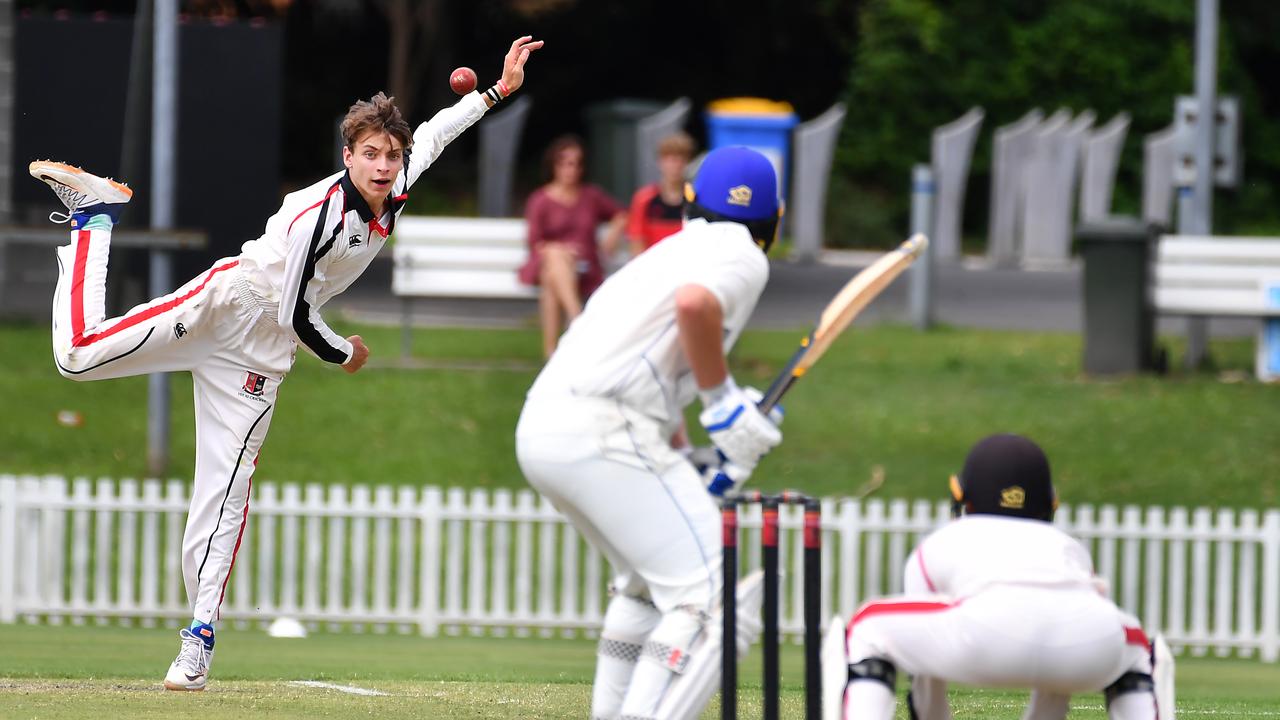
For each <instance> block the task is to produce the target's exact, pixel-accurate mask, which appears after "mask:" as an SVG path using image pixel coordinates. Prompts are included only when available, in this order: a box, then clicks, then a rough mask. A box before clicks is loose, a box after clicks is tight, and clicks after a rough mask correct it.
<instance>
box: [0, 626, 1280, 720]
mask: <svg viewBox="0 0 1280 720" xmlns="http://www.w3.org/2000/svg"><path fill="white" fill-rule="evenodd" d="M0 648H3V649H4V652H2V653H0V717H3V718H14V719H15V720H16V719H19V718H55V717H56V718H103V717H112V718H114V717H129V718H188V717H190V718H201V719H203V720H215V719H217V718H234V719H235V720H249V719H251V718H312V717H335V718H350V717H356V716H361V717H378V718H516V717H520V718H582V717H585V715H586V708H587V706H588V705H589V703H590V697H591V675H592V671H593V663H594V654H595V651H594V644H593V642H591V641H588V640H566V639H560V638H553V639H543V638H470V637H439V638H420V637H417V636H406V635H396V634H386V635H378V634H365V635H357V634H350V633H345V634H336V635H330V634H325V633H320V634H316V635H313V636H312V637H310V638H307V639H305V640H279V639H272V638H269V637H267V636H266V634H265V633H263V632H261V631H256V630H252V631H236V630H234V629H232V628H230V627H225V628H223V629H222V630H220V632H219V643H218V654H217V657H216V659H215V663H214V674H213V680H211V683H210V686H209V689H208V690H206V691H205V692H203V693H191V694H183V693H169V692H165V691H164V690H163V689H162V686H161V683H160V680H161V677H162V675H163V673H164V670H165V669H166V667H167V666H168V662H169V661H170V660H171V659H172V655H173V653H174V652H176V649H177V643H176V642H175V639H174V632H173V631H172V630H167V629H134V628H122V627H112V626H92V625H89V626H84V627H69V626H63V627H33V626H25V625H12V626H0ZM802 663H803V660H802V658H801V655H800V648H798V647H796V646H792V645H787V646H785V647H784V650H783V680H782V684H783V697H782V710H783V717H788V718H798V717H802V716H803V704H804V698H803V690H802V687H801V679H802V677H803V665H802ZM759 673H760V665H759V648H758V647H757V648H753V650H752V653H751V656H750V657H749V658H748V659H747V660H746V661H744V662H743V664H742V666H741V668H740V677H741V678H742V686H741V690H740V693H739V708H740V711H741V715H742V717H758V716H759V714H760V686H759V681H758V678H759ZM299 680H303V681H307V680H310V681H317V680H318V681H323V682H329V683H333V684H338V685H344V686H355V687H360V688H365V689H371V690H378V691H381V692H384V693H387V695H385V696H374V697H367V696H359V695H351V694H347V693H343V692H339V691H335V690H330V689H323V688H314V687H305V686H300V685H295V684H291V683H292V682H293V681H299ZM1177 682H1178V695H1179V697H1178V711H1179V714H1180V715H1181V716H1184V717H1200V716H1206V717H1208V716H1212V717H1213V718H1215V719H1221V720H1225V719H1227V718H1266V717H1276V716H1280V699H1277V692H1276V688H1277V687H1280V668H1277V667H1276V666H1272V665H1263V664H1261V663H1257V662H1251V661H1241V660H1214V659H1200V658H1197V659H1191V658H1187V659H1181V660H1180V661H1179V664H1178V681H1177ZM900 684H902V685H905V683H900ZM1025 701H1026V694H1025V693H1018V692H1006V691H991V690H977V689H969V688H958V689H956V690H955V691H954V692H953V693H952V704H953V708H954V710H955V716H956V718H997V719H1004V718H1008V719H1010V720H1013V719H1016V718H1018V717H1020V715H1021V711H1022V708H1023V705H1024V703H1025ZM718 707H719V706H718V700H713V702H712V705H711V707H710V708H708V710H707V712H706V713H705V714H704V716H703V717H704V718H716V717H719V711H718ZM1072 708H1073V709H1072V713H1071V717H1073V718H1105V717H1106V713H1105V712H1104V710H1103V704H1102V697H1101V695H1081V696H1078V697H1076V698H1074V699H1073V702H1072ZM898 717H900V718H905V717H906V713H905V712H904V711H902V708H901V703H900V704H899V713H898Z"/></svg>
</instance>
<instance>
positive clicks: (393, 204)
mask: <svg viewBox="0 0 1280 720" xmlns="http://www.w3.org/2000/svg"><path fill="white" fill-rule="evenodd" d="M339 184H341V185H342V195H343V198H345V199H344V200H343V206H342V212H343V214H344V215H345V214H346V213H347V212H349V211H351V210H355V211H356V214H357V215H359V216H360V222H362V223H367V224H368V225H369V230H370V231H372V232H376V233H378V234H379V235H381V236H382V237H384V238H385V237H387V236H388V235H390V234H391V230H392V228H394V227H395V225H396V215H397V214H399V212H400V208H401V207H403V206H404V203H405V201H407V200H408V199H409V193H408V192H405V193H402V194H400V195H397V196H394V197H392V195H391V194H390V193H388V194H387V200H386V203H385V205H386V209H387V212H389V213H390V214H391V220H390V221H389V222H388V223H387V226H386V227H385V228H384V227H383V226H382V223H381V222H379V218H376V217H374V216H373V209H372V208H370V207H369V203H368V202H366V201H365V199H364V196H363V195H361V194H360V190H359V189H357V188H356V184H355V183H354V182H353V181H352V180H351V171H350V170H347V171H346V172H344V173H343V174H342V180H340V181H339ZM392 184H393V185H394V181H393V183H392Z"/></svg>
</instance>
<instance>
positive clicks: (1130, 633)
mask: <svg viewBox="0 0 1280 720" xmlns="http://www.w3.org/2000/svg"><path fill="white" fill-rule="evenodd" d="M1124 642H1125V644H1126V645H1137V646H1139V647H1144V648H1148V649H1150V647H1151V643H1150V642H1148V641H1147V634H1146V633H1144V632H1142V628H1137V627H1127V628H1125V629H1124Z"/></svg>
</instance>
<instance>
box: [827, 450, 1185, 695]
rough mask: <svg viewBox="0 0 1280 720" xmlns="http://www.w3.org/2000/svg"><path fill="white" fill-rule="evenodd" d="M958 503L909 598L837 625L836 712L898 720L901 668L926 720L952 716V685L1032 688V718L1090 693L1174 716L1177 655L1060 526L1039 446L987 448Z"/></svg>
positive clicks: (915, 556)
mask: <svg viewBox="0 0 1280 720" xmlns="http://www.w3.org/2000/svg"><path fill="white" fill-rule="evenodd" d="M951 493H952V498H953V500H954V507H955V514H956V516H957V518H958V519H956V520H953V521H952V522H950V523H948V524H947V525H945V526H943V527H942V528H941V529H939V530H937V531H936V532H934V533H933V534H931V535H929V536H928V537H927V538H925V539H924V540H923V541H921V543H920V545H919V546H917V547H916V549H915V550H914V551H913V552H912V553H911V555H910V556H909V557H908V559H907V564H906V568H905V571H904V586H905V594H904V596H902V597H898V598H892V599H887V600H876V601H873V602H868V603H866V604H865V605H863V606H862V608H861V609H859V610H858V612H857V613H856V614H855V615H854V616H853V619H852V620H850V621H849V623H848V625H847V626H843V623H833V625H832V629H831V630H830V631H829V637H828V642H827V644H826V647H825V649H824V657H823V671H824V681H823V692H824V695H825V697H824V701H823V710H824V714H825V716H826V717H827V718H830V719H832V720H834V719H836V718H846V719H848V720H853V719H855V718H856V720H889V719H890V718H892V717H893V716H894V704H895V695H894V688H895V679H896V676H897V673H898V672H903V673H906V674H907V675H910V676H911V681H910V682H911V691H910V693H909V694H908V695H907V702H908V703H909V704H910V710H909V711H910V714H911V717H912V718H918V719H920V720H943V719H946V718H950V717H951V710H950V707H949V705H948V703H947V683H949V682H957V683H964V684H967V685H979V686H986V687H1016V688H1030V689H1031V704H1030V706H1029V707H1028V708H1027V711H1026V713H1025V714H1024V715H1023V716H1022V717H1023V718H1024V720H1061V719H1062V718H1065V717H1066V716H1067V710H1068V707H1069V700H1070V698H1071V695H1073V694H1076V693H1093V692H1102V693H1104V694H1105V696H1106V704H1107V713H1108V715H1109V716H1110V717H1111V718H1112V720H1154V719H1155V718H1156V717H1158V716H1160V717H1172V714H1171V712H1170V711H1171V710H1172V707H1173V687H1172V681H1173V665H1172V659H1171V656H1170V655H1169V654H1168V651H1167V647H1166V646H1164V644H1163V640H1161V639H1159V638H1157V642H1156V643H1155V644H1154V646H1153V643H1151V642H1149V641H1148V639H1147V636H1146V634H1145V633H1144V632H1143V630H1142V627H1141V625H1140V624H1139V623H1138V620H1137V619H1136V618H1134V617H1133V616H1132V615H1130V614H1128V613H1126V612H1124V611H1122V610H1120V609H1119V608H1117V607H1116V606H1115V604H1114V603H1112V602H1111V601H1110V600H1109V599H1107V597H1106V592H1105V587H1104V585H1103V583H1102V582H1101V581H1100V580H1099V579H1098V578H1097V577H1096V576H1095V575H1094V574H1093V563H1092V560H1091V559H1090V557H1089V552H1088V550H1087V549H1085V547H1084V546H1083V545H1081V544H1080V543H1079V542H1078V541H1076V540H1075V539H1074V538H1072V537H1071V536H1069V535H1067V534H1066V533H1064V532H1062V531H1061V530H1059V529H1058V528H1056V527H1054V526H1053V525H1052V524H1051V521H1052V520H1053V513H1054V510H1055V508H1056V507H1057V496H1056V494H1055V492H1054V489H1053V484H1052V483H1051V481H1050V476H1049V461H1048V460H1047V459H1046V458H1045V455H1044V453H1043V452H1042V451H1041V450H1040V448H1039V447H1038V446H1037V445H1036V444H1035V443H1033V442H1031V441H1030V440H1028V439H1026V438H1024V437H1020V436H1017V435H993V436H991V437H988V438H986V439H984V440H982V441H980V442H979V443H978V444H977V445H975V446H974V447H973V449H972V450H971V451H970V452H969V456H968V458H967V459H966V460H965V463H964V469H963V470H962V471H961V472H960V474H959V475H958V476H955V477H952V479H951ZM1153 656H1154V659H1153ZM1153 672H1155V674H1156V677H1155V678H1153V676H1152V675H1153ZM1157 699H1159V704H1160V706H1161V708H1162V709H1164V710H1165V712H1164V713H1160V714H1159V715H1158V713H1157Z"/></svg>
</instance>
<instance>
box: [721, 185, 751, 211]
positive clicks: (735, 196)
mask: <svg viewBox="0 0 1280 720" xmlns="http://www.w3.org/2000/svg"><path fill="white" fill-rule="evenodd" d="M725 202H727V203H729V204H730V205H738V206H740V207H751V188H749V187H747V186H746V185H735V186H733V187H731V188H729V199H728V200H726V201H725Z"/></svg>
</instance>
